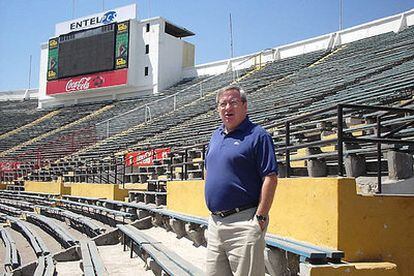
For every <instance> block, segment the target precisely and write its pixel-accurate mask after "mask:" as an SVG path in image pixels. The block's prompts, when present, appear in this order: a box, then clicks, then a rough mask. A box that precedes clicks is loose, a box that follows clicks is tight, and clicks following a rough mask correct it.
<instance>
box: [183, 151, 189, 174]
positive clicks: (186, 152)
mask: <svg viewBox="0 0 414 276" xmlns="http://www.w3.org/2000/svg"><path fill="white" fill-rule="evenodd" d="M187 162H188V149H186V150H185V151H184V171H183V176H184V179H185V180H187V179H188V175H187V171H188V164H187Z"/></svg>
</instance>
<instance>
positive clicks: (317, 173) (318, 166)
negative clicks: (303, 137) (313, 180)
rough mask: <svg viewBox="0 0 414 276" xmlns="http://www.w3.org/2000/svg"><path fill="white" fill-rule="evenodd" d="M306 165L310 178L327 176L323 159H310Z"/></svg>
mask: <svg viewBox="0 0 414 276" xmlns="http://www.w3.org/2000/svg"><path fill="white" fill-rule="evenodd" d="M306 163H307V169H308V175H309V176H310V177H325V176H327V175H328V169H327V167H326V161H325V160H324V159H310V160H308V161H307V162H306Z"/></svg>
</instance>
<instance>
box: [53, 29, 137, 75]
mask: <svg viewBox="0 0 414 276" xmlns="http://www.w3.org/2000/svg"><path fill="white" fill-rule="evenodd" d="M128 44H129V21H126V22H121V23H112V24H108V25H104V26H100V27H98V28H94V29H88V30H83V31H79V32H74V33H69V34H64V35H61V36H59V37H56V38H52V39H50V40H49V51H48V52H49V57H48V61H49V62H48V75H47V80H48V81H51V80H56V79H63V78H69V77H74V76H80V75H86V74H92V73H96V72H105V71H110V70H118V69H123V68H127V67H128V52H129V51H128V50H129V45H128Z"/></svg>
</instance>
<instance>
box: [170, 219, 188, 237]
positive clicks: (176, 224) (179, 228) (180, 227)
mask: <svg viewBox="0 0 414 276" xmlns="http://www.w3.org/2000/svg"><path fill="white" fill-rule="evenodd" d="M170 225H171V228H172V229H173V231H174V233H175V234H176V235H177V238H178V239H181V238H182V237H184V236H185V235H186V234H187V233H186V231H185V224H184V222H183V221H181V220H178V219H170Z"/></svg>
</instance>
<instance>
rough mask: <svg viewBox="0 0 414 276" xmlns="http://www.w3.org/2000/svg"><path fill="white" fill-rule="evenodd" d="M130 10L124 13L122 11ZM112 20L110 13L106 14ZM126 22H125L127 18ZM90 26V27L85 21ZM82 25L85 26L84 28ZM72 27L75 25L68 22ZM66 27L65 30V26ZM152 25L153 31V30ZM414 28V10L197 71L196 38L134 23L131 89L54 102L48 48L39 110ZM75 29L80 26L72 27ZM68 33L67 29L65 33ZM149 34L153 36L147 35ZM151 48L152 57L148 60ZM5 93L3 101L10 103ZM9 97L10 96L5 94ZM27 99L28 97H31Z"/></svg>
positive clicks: (152, 23) (161, 22)
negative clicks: (48, 85) (189, 39)
mask: <svg viewBox="0 0 414 276" xmlns="http://www.w3.org/2000/svg"><path fill="white" fill-rule="evenodd" d="M131 6H133V8H132V9H133V11H134V12H132V13H131V12H130V11H129V12H128V14H127V18H131V17H135V9H136V7H135V5H131ZM120 9H124V8H120ZM105 14H106V13H105ZM101 15H104V13H101V14H98V15H92V16H89V17H86V18H81V19H76V20H75V21H76V22H78V25H81V26H80V27H81V28H84V27H85V28H86V27H88V26H87V25H90V24H92V23H96V21H97V20H95V19H94V18H97V17H99V16H101ZM123 19H124V18H123ZM85 20H86V21H85ZM79 22H81V23H79ZM64 23H69V26H70V24H72V23H73V22H72V21H69V22H64ZM64 23H61V24H64ZM61 24H58V25H59V26H60V27H59V28H58V25H57V28H56V31H57V32H60V31H61V30H65V28H66V30H67V24H66V27H64V26H63V25H61ZM148 25H149V29H148V27H147V26H148ZM412 25H414V9H411V10H409V11H406V12H404V13H400V14H397V15H393V16H389V17H386V18H382V19H379V20H375V21H372V22H369V23H365V24H362V25H358V26H355V27H351V28H348V29H344V30H341V31H338V32H334V33H330V34H325V35H321V36H318V37H314V38H311V39H307V40H303V41H299V42H295V43H291V44H288V45H282V46H278V47H275V48H271V49H265V50H262V51H260V52H256V53H253V54H250V55H245V56H241V57H235V58H233V59H226V60H220V61H216V62H211V63H206V64H200V65H197V66H194V53H195V47H194V45H192V44H190V43H188V42H185V41H183V40H181V39H180V37H184V36H189V35H193V33H191V32H190V31H188V30H186V29H184V28H180V27H177V26H175V25H173V24H171V23H169V22H168V21H166V20H165V19H163V18H161V17H156V18H151V19H145V20H142V21H137V20H131V21H130V60H129V64H130V66H129V68H128V84H127V85H123V86H119V87H113V86H112V87H108V88H97V89H93V90H90V91H88V92H77V93H66V94H59V95H56V96H54V97H51V96H47V95H46V71H47V62H48V57H47V55H48V51H47V43H45V44H44V45H42V50H41V64H40V80H39V92H38V97H39V107H47V106H51V105H61V104H75V103H78V102H86V101H94V100H104V99H118V98H124V97H131V96H134V95H140V94H148V93H157V92H158V91H161V90H162V89H164V88H166V87H168V86H171V85H173V84H174V83H176V82H178V81H180V80H181V79H183V78H187V77H194V76H201V75H214V74H219V73H223V72H225V71H227V70H238V69H243V68H248V67H250V66H253V65H258V64H262V63H266V62H269V61H274V60H278V59H284V58H288V57H292V56H297V55H300V54H304V53H309V52H313V51H319V50H331V49H333V48H335V47H337V46H340V45H343V44H346V43H350V42H353V41H356V40H360V39H364V38H367V37H372V36H375V35H379V34H382V33H387V32H400V31H402V30H404V29H405V28H407V27H409V26H412ZM72 26H76V24H75V25H72ZM61 28H62V29H61ZM147 30H149V31H147ZM146 45H149V46H148V47H149V53H148V54H145V48H146ZM145 67H148V76H145ZM15 92H16V93H14V91H13V92H8V93H7V94H8V95H9V96H10V95H12V98H13V99H14V98H18V97H20V96H19V95H22V96H21V98H24V96H23V93H22V92H21V91H20V92H19V91H15ZM2 94H3V93H0V100H2V99H6V98H5V97H4V96H2ZM3 95H6V93H4V94H3ZM26 97H27V95H26Z"/></svg>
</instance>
